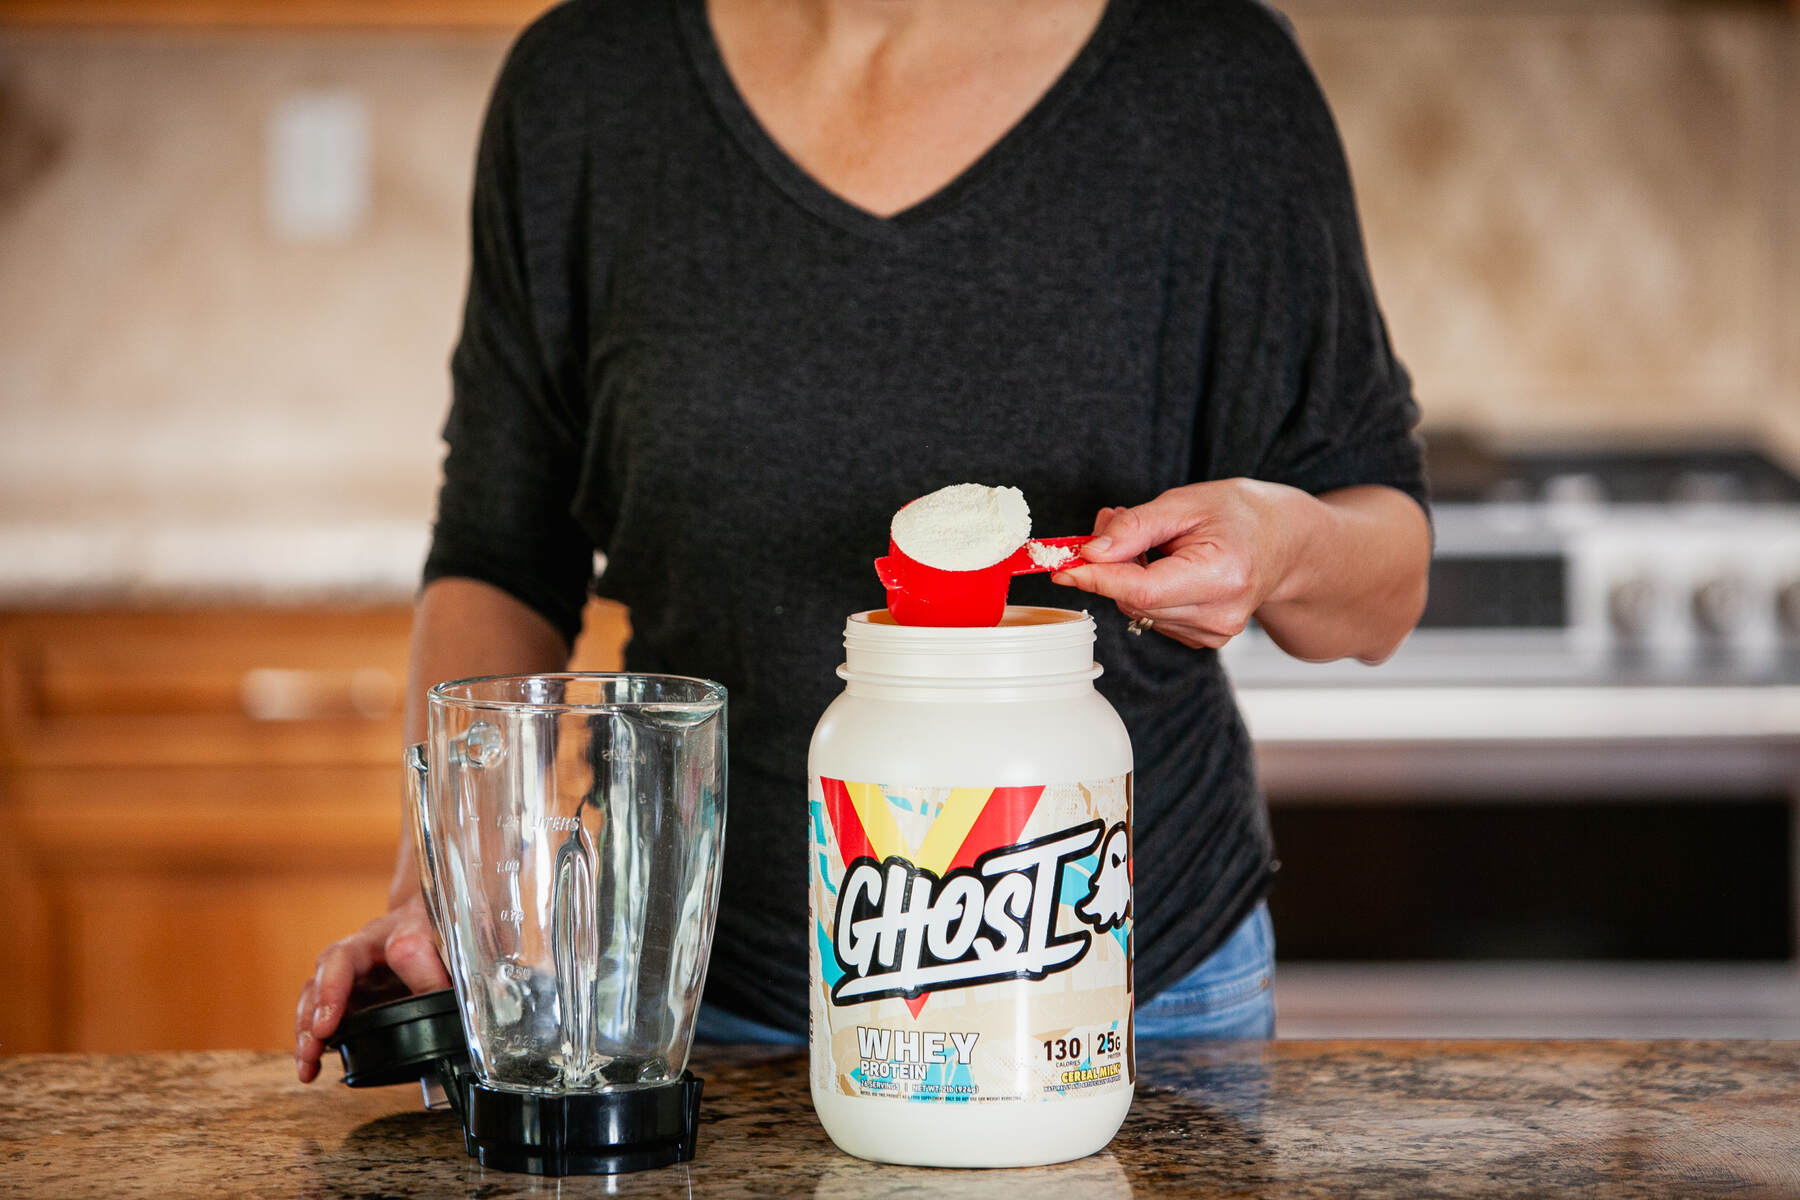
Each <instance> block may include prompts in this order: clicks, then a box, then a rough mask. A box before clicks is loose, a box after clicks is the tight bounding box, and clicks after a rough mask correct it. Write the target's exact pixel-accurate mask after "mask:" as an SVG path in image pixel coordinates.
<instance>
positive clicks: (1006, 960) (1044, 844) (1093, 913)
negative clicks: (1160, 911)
mask: <svg viewBox="0 0 1800 1200" xmlns="http://www.w3.org/2000/svg"><path fill="white" fill-rule="evenodd" d="M1097 845H1098V846H1099V847H1100V854H1099V865H1098V866H1097V868H1096V869H1095V870H1094V872H1093V876H1092V878H1091V879H1090V881H1089V889H1088V892H1087V894H1086V896H1085V897H1084V898H1083V899H1082V900H1081V901H1080V903H1078V904H1077V905H1076V906H1075V908H1074V912H1075V915H1076V917H1077V918H1078V919H1079V920H1080V922H1081V923H1082V925H1083V926H1085V928H1077V929H1074V930H1070V931H1059V930H1058V929H1057V928H1056V924H1057V922H1056V910H1057V907H1058V904H1059V897H1061V895H1062V892H1063V876H1064V873H1065V872H1066V871H1068V870H1069V869H1070V868H1071V866H1072V865H1073V863H1074V862H1075V860H1077V859H1080V858H1083V857H1085V856H1087V855H1089V854H1091V853H1093V851H1094V848H1095V846H1097ZM1129 857H1130V849H1129V837H1128V834H1127V832H1126V828H1125V825H1124V823H1123V822H1120V823H1119V824H1116V825H1114V826H1112V828H1111V829H1110V830H1109V829H1108V828H1107V827H1106V824H1105V822H1103V821H1098V820H1095V821H1088V822H1086V823H1085V824H1081V825H1075V826H1072V827H1070V828H1067V829H1061V830H1057V831H1056V832H1054V833H1050V834H1046V835H1044V836H1043V837H1039V838H1034V839H1032V840H1030V841H1023V842H1017V843H1014V844H1012V845H1006V846H1000V847H997V848H995V849H993V850H989V851H987V852H986V853H984V854H982V855H980V856H979V857H978V858H976V859H975V860H974V862H973V863H972V864H970V865H968V866H964V867H955V868H952V869H951V870H949V871H948V872H946V873H945V874H944V875H942V876H941V877H940V876H939V875H937V874H935V873H933V872H932V871H929V870H926V869H925V868H923V867H920V866H918V865H916V864H915V863H912V862H909V861H907V860H906V859H904V858H901V857H899V856H897V855H892V856H889V857H887V858H886V859H884V860H881V861H877V860H876V859H875V858H874V857H872V856H866V855H865V856H861V857H858V858H856V859H854V860H853V861H851V862H850V863H849V864H847V868H846V870H845V873H844V877H843V883H842V886H841V887H840V888H839V890H838V903H837V912H836V915H835V919H834V921H833V930H832V932H833V937H832V942H833V949H834V951H835V952H836V955H837V960H838V965H839V966H840V967H841V968H842V969H843V972H844V974H843V978H842V979H840V980H838V982H837V984H836V985H835V986H834V987H833V988H832V989H831V999H832V1003H834V1004H837V1005H847V1004H858V1003H863V1002H866V1001H871V1000H879V999H882V998H884V997H889V996H898V997H902V998H905V999H907V1000H908V1001H912V1000H914V999H916V998H918V997H920V996H921V995H923V994H924V993H927V992H936V991H945V990H948V989H950V988H964V987H974V986H976V985H977V984H983V983H992V982H995V981H998V980H1002V979H1029V980H1036V979H1043V978H1045V977H1046V976H1048V975H1054V974H1056V973H1057V972H1059V971H1066V970H1068V969H1069V968H1071V967H1073V966H1074V965H1075V964H1076V963H1078V962H1080V961H1081V960H1082V958H1083V957H1084V956H1085V955H1086V954H1087V952H1088V949H1089V947H1090V946H1091V945H1092V943H1093V939H1094V936H1095V935H1096V934H1103V933H1105V932H1107V931H1108V930H1110V929H1115V928H1117V927H1119V926H1120V925H1122V924H1124V922H1125V919H1126V917H1127V916H1128V915H1129V913H1130V910H1131V877H1130V866H1129V862H1128V860H1129Z"/></svg>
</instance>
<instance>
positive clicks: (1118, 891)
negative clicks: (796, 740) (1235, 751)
mask: <svg viewBox="0 0 1800 1200" xmlns="http://www.w3.org/2000/svg"><path fill="white" fill-rule="evenodd" d="M844 645H845V650H846V655H845V658H846V662H845V664H844V666H843V667H842V668H840V669H839V672H838V673H839V675H840V676H841V677H842V678H843V679H844V681H845V687H844V691H843V693H842V694H841V695H840V696H838V698H837V699H836V700H835V701H833V702H832V704H831V706H830V707H829V708H828V709H826V711H825V715H824V716H823V717H821V718H820V720H819V724H818V727H817V729H815V731H814V733H813V739H812V749H811V753H810V756H809V759H808V768H807V772H808V775H809V792H810V799H811V821H810V827H811V835H810V840H811V845H810V848H809V850H810V853H809V855H808V857H809V860H810V862H811V867H810V871H809V875H810V897H811V924H812V936H811V937H810V938H809V939H808V940H809V942H810V944H811V947H812V951H811V958H812V976H811V989H810V994H811V1035H812V1036H811V1053H812V1072H811V1074H812V1098H813V1105H814V1107H815V1109H816V1110H817V1111H818V1114H819V1120H820V1123H821V1124H823V1125H824V1127H825V1132H826V1133H828V1134H829V1135H830V1136H831V1139H832V1141H834V1142H836V1143H837V1145H838V1146H839V1148H840V1149H842V1150H844V1151H846V1152H847V1153H850V1154H854V1155H856V1156H858V1157H860V1158H867V1159H873V1160H875V1161H878V1162H891V1163H909V1164H915V1165H920V1166H941V1167H1008V1166H1030V1165H1035V1164H1041V1163H1052V1162H1062V1161H1065V1160H1067V1159H1072V1158H1080V1157H1082V1156H1084V1155H1088V1154H1092V1153H1094V1152H1095V1151H1096V1150H1099V1149H1100V1148H1101V1147H1103V1146H1105V1145H1106V1144H1107V1142H1109V1141H1111V1140H1112V1137H1113V1134H1114V1133H1116V1132H1117V1131H1118V1128H1119V1125H1120V1124H1121V1123H1122V1122H1123V1121H1124V1119H1125V1113H1126V1111H1127V1110H1128V1109H1129V1108H1130V1107H1131V1098H1132V1091H1133V1087H1134V1078H1135V1074H1136V1072H1135V1058H1134V1050H1133V1044H1132V1005H1131V1002H1132V981H1131V963H1132V942H1131V939H1132V921H1131V876H1130V830H1131V771H1132V760H1131V741H1130V738H1129V737H1128V735H1127V734H1126V731H1125V726H1124V724H1123V723H1122V722H1121V721H1120V720H1119V717H1118V714H1117V713H1116V712H1114V711H1113V708H1112V706H1111V705H1110V704H1108V703H1107V702H1106V700H1105V699H1104V698H1103V697H1102V696H1101V695H1100V693H1099V692H1097V691H1095V690H1094V685H1093V681H1094V679H1095V677H1096V676H1098V675H1099V674H1100V668H1099V666H1098V665H1097V664H1096V663H1095V662H1094V661H1093V645H1094V623H1093V620H1092V619H1091V618H1089V617H1088V616H1087V614H1085V613H1077V612H1068V611H1065V610H1062V609H1053V608H1021V607H1011V608H1008V609H1007V610H1006V615H1005V617H1004V618H1003V619H1002V621H1001V623H1000V624H999V626H997V627H993V628H985V627H984V628H967V627H932V626H907V625H899V624H896V623H894V621H893V618H892V617H890V616H889V615H888V614H887V612H886V611H885V610H883V611H877V612H867V613H857V614H856V615H854V616H852V617H851V618H850V619H849V621H848V622H847V624H846V626H845V635H844Z"/></svg>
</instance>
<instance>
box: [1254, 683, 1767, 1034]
mask: <svg viewBox="0 0 1800 1200" xmlns="http://www.w3.org/2000/svg"><path fill="white" fill-rule="evenodd" d="M1239 698H1240V702H1241V704H1242V706H1243V709H1244V712H1245V717H1246V720H1247V722H1248V723H1249V725H1250V729H1251V732H1252V735H1253V736H1254V737H1255V739H1256V742H1257V746H1258V756H1259V760H1260V767H1261V771H1262V779H1263V784H1264V788H1265V790H1266V792H1267V794H1268V797H1269V803H1270V812H1271V819H1272V821H1273V824H1274V830H1275V837H1276V847H1277V853H1278V855H1279V857H1280V859H1281V861H1282V869H1281V871H1280V873H1279V874H1278V876H1277V882H1276V888H1275V892H1274V894H1273V895H1272V897H1271V900H1270V906H1271V909H1272V912H1273V914H1274V917H1275V932H1276V941H1277V945H1278V948H1279V955H1280V962H1281V967H1280V973H1279V985H1280V986H1279V987H1278V989H1277V997H1278V1004H1279V1009H1280V1029H1281V1032H1282V1033H1283V1034H1284V1035H1288V1036H1357V1035H1367V1036H1509V1035H1514V1036H1736V1035H1741V1036H1762V1037H1795V1036H1800V960H1797V958H1796V946H1795V937H1796V927H1797V925H1800V894H1797V892H1796V871H1795V863H1796V861H1797V860H1800V842H1797V834H1796V829H1797V828H1800V822H1797V821H1796V813H1795V809H1796V803H1797V801H1800V686H1778V685H1763V686H1730V687H1703V686H1660V687H1605V686H1571V685H1557V684H1536V685H1516V686H1505V685H1491V686H1480V687H1467V686H1455V685H1448V684H1445V685H1408V686H1383V687H1367V686H1361V687H1357V686H1326V687H1295V686H1254V687H1250V686H1240V688H1239Z"/></svg>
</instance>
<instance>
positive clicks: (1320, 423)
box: [1194, 29, 1426, 506]
mask: <svg viewBox="0 0 1800 1200" xmlns="http://www.w3.org/2000/svg"><path fill="white" fill-rule="evenodd" d="M1270 36H1272V37H1280V38H1282V39H1283V41H1284V42H1285V40H1286V35H1284V34H1278V33H1275V32H1274V31H1273V29H1271V33H1270ZM1266 61H1267V62H1268V64H1269V66H1268V68H1267V69H1268V70H1269V71H1270V72H1271V74H1272V75H1273V76H1274V77H1273V78H1272V79H1264V80H1262V81H1260V82H1262V83H1263V84H1264V86H1265V88H1266V89H1267V90H1266V91H1263V90H1262V89H1259V91H1262V94H1263V95H1264V96H1265V97H1267V100H1266V102H1265V103H1263V104H1261V105H1259V106H1258V107H1257V109H1256V111H1254V112H1251V113H1249V114H1247V116H1246V120H1245V122H1244V124H1243V125H1242V127H1241V128H1242V131H1243V136H1242V138H1241V139H1240V140H1239V141H1238V143H1237V148H1236V152H1235V158H1234V161H1233V168H1234V179H1233V182H1232V185H1231V187H1230V190H1229V196H1230V200H1229V209H1228V214H1227V219H1226V221H1225V225H1224V230H1225V232H1224V234H1223V238H1222V244H1221V246H1220V250H1219V259H1218V262H1219V272H1218V276H1217V283H1216V287H1215V293H1214V298H1215V306H1214V311H1213V314H1212V319H1213V323H1214V333H1213V336H1212V338H1211V339H1210V350H1211V353H1210V354H1209V356H1208V361H1207V368H1206V378H1205V379H1204V380H1203V381H1202V392H1203V404H1204V406H1205V408H1206V410H1207V415H1206V416H1203V417H1202V420H1201V424H1200V429H1199V436H1198V437H1197V439H1196V444H1195V464H1194V470H1195V473H1196V476H1197V477H1199V478H1221V477H1226V476H1233V475H1244V476H1250V477H1253V478H1258V479H1266V480H1271V481H1273V482H1277V483H1285V484H1289V485H1291V486H1294V487H1297V488H1301V489H1303V490H1305V491H1307V492H1311V493H1314V494H1318V493H1320V492H1327V491H1331V490H1333V489H1335V488H1342V487H1349V486H1353V485H1357V484H1384V485H1387V486H1389V487H1394V488H1397V489H1399V490H1400V491H1403V492H1405V493H1406V494H1407V495H1409V496H1411V497H1413V498H1414V499H1415V500H1417V501H1418V502H1419V503H1420V505H1421V506H1424V505H1425V503H1426V485H1425V476H1424V465H1423V461H1422V453H1421V448H1420V445H1419V442H1418V440H1417V438H1416V437H1415V435H1414V428H1415V426H1416V425H1417V423H1418V419H1419V412H1418V407H1417V405H1416V404H1415V403H1414V400H1413V394H1412V381H1411V379H1410V377H1409V376H1408V375H1407V372H1406V370H1405V368H1404V367H1403V366H1402V365H1401V364H1400V362H1399V360H1398V359H1397V358H1396V357H1395V355H1394V351H1393V348H1392V346H1391V345H1390V344H1389V340H1388V335H1387V328H1386V324H1385V322H1384V321H1383V319H1382V315H1381V311H1380V308H1379V306H1378V304H1377V302H1376V297H1375V288H1374V285H1373V283H1372V282H1371V279H1370V275H1369V267H1368V261H1367V257H1366V255H1365V252H1364V248H1363V239H1362V230H1361V226H1360V223H1359V222H1358V219H1357V215H1356V205H1355V200H1354V196H1353V194H1352V188H1351V182H1350V173H1349V167H1348V165H1347V163H1346V161H1345V158H1344V152H1343V147H1342V144H1341V143H1340V141H1339V139H1338V134H1337V129H1336V126H1335V125H1334V124H1333V122H1332V118H1331V114H1330V111H1329V109H1328V108H1327V106H1326V103H1325V98H1324V96H1323V95H1322V93H1321V92H1320V90H1319V88H1318V85H1317V83H1316V81H1315V80H1314V78H1313V76H1312V73H1311V71H1310V69H1309V68H1308V67H1307V66H1306V64H1305V62H1304V60H1303V59H1302V58H1301V56H1300V53H1299V50H1298V48H1297V47H1296V46H1294V45H1292V43H1291V42H1286V44H1285V45H1284V46H1282V47H1281V48H1280V52H1279V53H1276V54H1274V55H1272V56H1271V57H1270V58H1269V59H1268V60H1266Z"/></svg>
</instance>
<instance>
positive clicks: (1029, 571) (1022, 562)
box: [1008, 533, 1094, 575]
mask: <svg viewBox="0 0 1800 1200" xmlns="http://www.w3.org/2000/svg"><path fill="white" fill-rule="evenodd" d="M1093 540H1094V535H1093V534H1091V533H1090V534H1085V535H1083V536H1081V537H1055V538H1032V539H1031V542H1036V543H1037V544H1038V545H1040V546H1054V547H1056V548H1057V549H1059V550H1067V551H1068V552H1069V553H1070V554H1071V555H1073V556H1075V558H1074V559H1073V560H1072V559H1070V558H1064V559H1063V560H1062V561H1061V562H1059V563H1057V564H1056V565H1055V566H1053V567H1045V566H1039V565H1038V564H1037V563H1035V562H1033V561H1032V558H1031V542H1026V543H1025V544H1024V545H1023V546H1020V547H1019V548H1018V550H1017V551H1015V552H1014V554H1013V556H1012V558H1011V559H1010V560H1008V561H1009V562H1010V563H1011V564H1012V573H1013V574H1014V575H1037V574H1040V573H1042V572H1045V571H1060V570H1062V569H1063V568H1064V567H1072V566H1074V565H1076V561H1077V560H1079V558H1080V555H1079V553H1078V551H1080V549H1081V547H1083V546H1085V545H1087V544H1088V543H1089V542H1091V541H1093Z"/></svg>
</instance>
